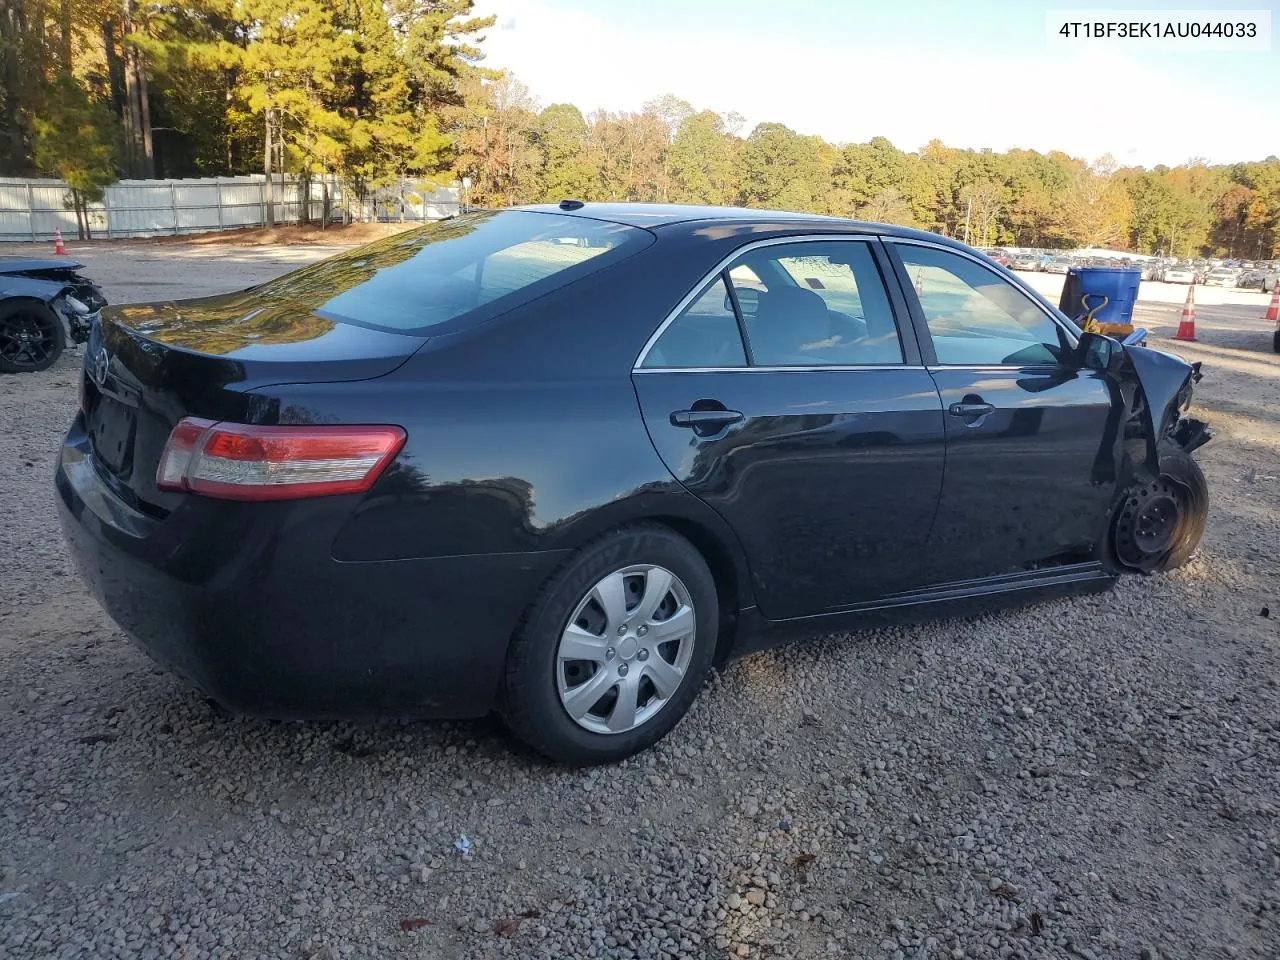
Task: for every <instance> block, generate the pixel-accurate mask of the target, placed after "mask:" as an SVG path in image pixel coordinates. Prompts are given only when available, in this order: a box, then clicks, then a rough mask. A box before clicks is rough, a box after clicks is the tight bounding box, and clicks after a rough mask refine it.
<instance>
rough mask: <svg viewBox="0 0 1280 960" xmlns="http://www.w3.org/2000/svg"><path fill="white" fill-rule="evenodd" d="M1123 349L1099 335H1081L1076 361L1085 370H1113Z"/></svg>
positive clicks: (1108, 338)
mask: <svg viewBox="0 0 1280 960" xmlns="http://www.w3.org/2000/svg"><path fill="white" fill-rule="evenodd" d="M1123 352H1124V348H1123V347H1121V346H1120V344H1119V343H1117V342H1116V341H1115V340H1112V339H1111V338H1110V337H1106V336H1103V335H1102V334H1100V333H1082V334H1081V335H1080V343H1079V345H1078V346H1077V348H1076V359H1077V362H1078V363H1079V364H1080V366H1081V367H1082V368H1084V369H1086V370H1113V369H1115V368H1116V367H1117V366H1119V363H1120V357H1121V354H1122V353H1123Z"/></svg>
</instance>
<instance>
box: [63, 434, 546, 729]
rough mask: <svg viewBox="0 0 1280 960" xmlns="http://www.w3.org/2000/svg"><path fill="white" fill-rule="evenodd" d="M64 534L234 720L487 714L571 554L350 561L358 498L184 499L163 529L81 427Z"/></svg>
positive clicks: (108, 592) (69, 462)
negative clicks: (340, 540) (505, 669)
mask: <svg viewBox="0 0 1280 960" xmlns="http://www.w3.org/2000/svg"><path fill="white" fill-rule="evenodd" d="M55 485H56V488H57V492H58V498H57V499H58V510H59V515H60V519H61V522H62V528H63V532H64V534H65V536H66V540H67V543H68V546H69V548H70V552H71V554H72V557H73V558H74V561H75V564H76V566H77V568H78V569H79V572H80V574H81V576H82V577H83V578H84V580H85V582H86V583H87V584H88V586H89V587H90V589H91V590H92V592H93V593H94V595H95V597H96V598H97V600H98V601H99V603H101V604H102V606H103V608H104V609H105V610H106V611H107V613H108V614H110V616H111V617H112V618H113V619H114V620H115V621H116V623H118V624H119V625H120V627H121V628H122V629H123V630H124V631H125V633H127V634H128V635H129V636H130V637H131V638H132V639H133V640H134V641H135V642H136V643H137V644H138V645H139V646H141V647H142V648H143V650H145V651H146V652H147V653H148V654H149V655H150V656H151V657H152V658H153V659H154V660H156V661H157V662H159V663H160V664H162V665H164V666H166V667H168V668H170V669H172V670H173V671H174V672H175V673H177V674H179V675H181V676H182V677H184V678H186V679H187V680H188V681H190V682H191V683H193V684H194V685H196V686H197V687H198V688H200V689H201V690H202V691H203V692H205V693H206V694H207V695H208V696H210V697H212V698H213V699H215V700H217V701H218V702H220V703H222V704H223V705H225V706H226V707H227V708H228V709H230V710H232V711H235V712H240V713H252V714H259V715H265V716H273V717H314V716H341V717H365V716H369V717H371V716H412V717H467V716H480V715H483V714H484V713H486V712H487V711H488V710H489V709H490V708H491V707H492V705H493V700H494V695H495V693H496V691H497V688H498V683H499V679H500V677H501V672H502V666H503V662H504V659H505V656H506V649H507V642H508V640H509V638H510V636H511V634H512V632H513V630H514V629H515V626H516V624H517V622H518V620H519V617H520V615H521V614H522V613H523V611H524V609H525V607H526V606H527V605H528V603H529V602H530V601H531V600H532V598H533V597H534V595H535V594H536V591H537V590H538V588H539V587H540V586H541V584H542V583H543V581H544V580H545V579H546V577H547V576H548V575H549V574H550V572H551V570H552V569H553V567H554V566H555V565H556V563H557V562H558V561H559V560H560V559H561V558H562V557H563V553H562V552H542V553H518V554H485V555H472V556H459V557H438V558H429V559H408V560H391V561H364V562H344V561H337V560H334V559H333V557H332V553H331V545H332V543H333V537H334V534H335V533H336V531H337V530H338V529H339V527H340V526H341V524H342V522H343V520H344V519H345V517H346V515H347V514H348V513H349V512H350V510H351V508H352V503H351V501H350V499H349V498H344V497H330V498H320V499H316V500H310V501H297V502H294V503H275V504H263V503H257V504H253V503H229V502H222V501H212V500H207V499H203V498H199V497H190V498H187V499H186V500H185V501H184V502H183V503H182V504H181V505H180V506H179V507H178V508H177V509H175V510H174V511H172V512H171V513H170V514H168V516H166V517H164V518H163V519H160V518H157V517H153V516H150V515H148V514H146V513H143V512H140V511H138V510H135V509H133V508H132V507H131V506H130V505H129V504H127V503H126V502H125V501H124V500H123V499H121V498H120V497H119V496H117V495H116V494H115V493H114V492H113V491H112V490H111V489H110V487H109V486H108V485H107V484H106V483H105V482H104V481H103V479H102V477H101V476H100V475H99V473H98V471H97V469H96V468H95V467H94V465H93V463H92V461H91V459H90V457H89V455H88V443H87V438H86V437H85V434H84V431H83V427H82V424H81V422H80V421H79V419H77V421H76V423H75V424H74V425H73V426H72V428H71V431H70V432H69V433H68V435H67V439H66V441H65V443H64V444H63V447H62V452H61V456H60V458H59V463H58V468H57V472H56V477H55Z"/></svg>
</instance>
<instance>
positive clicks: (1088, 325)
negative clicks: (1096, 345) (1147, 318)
mask: <svg viewBox="0 0 1280 960" xmlns="http://www.w3.org/2000/svg"><path fill="white" fill-rule="evenodd" d="M1090 297H1099V298H1101V300H1102V302H1101V303H1100V304H1098V305H1097V306H1096V307H1093V308H1092V309H1090V307H1089V298H1090ZM1110 302H1111V301H1110V299H1108V298H1107V296H1106V295H1105V294H1101V293H1096V294H1095V293H1086V294H1085V295H1084V296H1083V297H1081V298H1080V308H1081V309H1082V310H1084V312H1085V313H1084V317H1083V318H1082V319H1081V321H1080V329H1081V330H1083V331H1084V332H1085V333H1101V334H1104V335H1105V336H1108V337H1121V338H1124V337H1127V336H1128V335H1129V334H1131V333H1133V324H1132V323H1103V322H1102V321H1101V320H1095V319H1094V316H1095V315H1096V314H1097V313H1098V311H1099V310H1101V309H1102V308H1103V307H1105V306H1106V305H1107V304H1108V303H1110Z"/></svg>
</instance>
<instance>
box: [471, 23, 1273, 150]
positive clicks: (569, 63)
mask: <svg viewBox="0 0 1280 960" xmlns="http://www.w3.org/2000/svg"><path fill="white" fill-rule="evenodd" d="M1107 6H1108V5H1106V4H1101V3H1098V2H1096V0H1093V2H1090V0H1084V2H1081V0H1076V2H1071V0H1066V2H1063V0H1058V2H1039V0H951V2H948V0H477V3H476V13H480V14H488V13H492V14H495V15H496V16H497V18H498V21H497V24H496V25H495V26H494V27H493V28H491V29H490V30H488V31H487V32H486V39H485V41H484V42H483V43H482V44H481V48H482V49H483V50H484V51H485V53H486V58H485V61H484V65H485V66H488V67H493V68H496V69H507V70H510V71H512V72H513V73H514V74H515V75H516V76H517V77H518V78H519V79H520V80H522V81H523V82H524V83H525V84H527V85H528V87H529V88H530V90H531V92H532V93H533V95H534V96H535V97H536V98H537V99H538V101H539V103H540V104H541V105H543V106H546V105H548V104H552V103H564V102H568V103H574V104H576V105H577V106H578V107H580V108H581V109H582V111H583V113H589V112H590V111H592V110H594V109H597V108H603V109H606V110H614V111H617V110H639V109H640V107H641V106H642V104H643V103H644V102H645V101H646V100H650V99H652V98H654V97H657V96H660V95H661V94H664V93H674V94H676V95H678V96H680V97H682V98H683V99H685V100H688V101H689V102H690V103H692V104H693V105H694V107H696V108H697V109H711V110H716V111H717V112H720V113H726V112H729V111H737V112H738V113H740V114H742V115H743V116H744V117H746V119H747V123H746V125H745V127H744V129H743V131H742V134H743V135H744V136H745V135H746V134H747V133H748V132H749V131H750V130H751V128H752V127H753V126H754V125H755V124H756V123H759V122H762V121H775V122H779V123H784V124H786V125H787V126H789V127H791V128H792V129H793V130H796V131H798V132H800V133H805V134H818V135H820V136H822V137H823V138H824V139H826V140H828V141H831V142H833V143H846V142H864V141H866V140H869V139H870V138H871V137H874V136H885V137H888V138H889V139H890V140H891V141H892V142H893V143H894V144H895V145H896V146H898V147H899V148H901V149H903V150H915V149H917V148H919V147H921V146H923V145H924V144H925V143H927V142H928V141H929V140H931V139H934V138H937V139H940V140H942V141H943V142H944V143H946V144H948V145H949V146H955V147H969V148H974V149H980V148H983V147H990V148H992V149H994V150H1007V149H1008V148H1010V147H1024V148H1028V149H1033V150H1039V151H1041V152H1044V151H1048V150H1051V149H1058V150H1064V151H1065V152H1067V153H1069V154H1071V155H1073V156H1078V157H1084V158H1086V159H1089V160H1095V159H1097V158H1098V157H1100V156H1101V155H1103V154H1106V153H1110V154H1111V155H1112V156H1113V157H1114V158H1115V159H1116V161H1117V162H1118V163H1120V164H1121V165H1124V166H1131V165H1143V166H1148V167H1149V166H1154V165H1156V164H1160V163H1163V164H1168V165H1170V166H1172V165H1174V164H1178V163H1184V162H1186V161H1187V160H1189V159H1191V158H1196V157H1199V158H1204V159H1206V160H1208V161H1209V162H1211V163H1231V162H1235V161H1242V160H1261V159H1264V158H1265V157H1267V156H1269V155H1280V38H1277V39H1276V40H1273V42H1272V45H1271V49H1270V50H1268V51H1263V52H1240V51H1221V50H1216V51H1209V50H1194V51H1178V50H1174V49H1172V48H1171V47H1156V48H1154V49H1153V48H1150V47H1148V48H1146V49H1142V50H1139V49H1130V48H1123V49H1121V48H1117V47H1116V46H1115V45H1112V46H1110V47H1105V48H1098V47H1090V45H1089V44H1087V43H1085V42H1083V41H1082V42H1080V43H1079V44H1078V45H1076V44H1070V43H1066V42H1063V43H1055V44H1053V45H1050V43H1049V41H1048V39H1047V30H1046V22H1045V14H1046V11H1049V10H1061V9H1071V10H1079V9H1088V8H1094V9H1105V8H1106V7H1107ZM1109 6H1111V7H1125V8H1127V9H1155V10H1163V11H1171V10H1175V9H1178V8H1180V7H1181V8H1185V9H1204V8H1206V7H1213V6H1214V4H1213V3H1212V2H1205V0H1201V2H1200V3H1195V2H1186V3H1180V2H1178V0H1164V2H1162V3H1160V4H1158V5H1157V4H1150V5H1149V4H1143V3H1141V2H1135V0H1129V2H1127V3H1126V2H1117V3H1113V4H1110V5H1109ZM1218 6H1223V7H1226V6H1231V7H1235V8H1239V9H1254V10H1265V11H1270V15H1271V19H1272V21H1273V24H1274V28H1275V29H1276V31H1277V32H1280V0H1265V2H1263V0H1252V2H1250V0H1236V2H1230V0H1219V4H1218Z"/></svg>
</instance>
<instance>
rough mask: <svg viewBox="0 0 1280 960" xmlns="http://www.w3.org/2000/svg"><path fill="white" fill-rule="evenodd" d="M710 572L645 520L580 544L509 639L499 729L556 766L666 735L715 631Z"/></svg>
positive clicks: (708, 654) (640, 746) (683, 544)
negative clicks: (502, 726)
mask: <svg viewBox="0 0 1280 960" xmlns="http://www.w3.org/2000/svg"><path fill="white" fill-rule="evenodd" d="M719 619H720V618H719V603H718V598H717V596H716V585H715V580H714V578H713V577H712V576H711V571H710V570H709V569H708V568H707V564H706V561H705V560H703V558H702V555H701V554H700V553H699V552H698V551H697V549H696V548H695V547H694V546H693V545H692V544H690V543H689V542H688V541H687V540H685V539H684V538H683V537H681V536H679V535H678V534H676V533H674V532H673V531H671V530H668V529H667V528H665V527H661V526H657V525H649V524H645V525H642V526H636V527H628V528H625V529H622V530H618V531H615V532H614V533H611V534H608V535H606V536H605V537H603V538H601V539H600V540H598V541H596V542H595V543H593V544H591V545H590V546H588V547H586V548H584V549H583V550H582V551H581V552H580V553H578V554H577V555H576V556H575V557H573V559H571V560H570V561H569V563H568V564H567V565H566V566H565V567H564V568H562V569H561V570H560V571H559V572H558V573H556V574H555V575H554V576H553V577H552V578H551V580H550V582H548V584H547V585H546V587H545V588H544V589H543V591H542V594H541V595H540V596H539V598H538V599H537V600H536V601H534V604H533V607H532V608H531V609H530V611H529V613H528V615H527V616H526V617H525V619H524V621H523V624H522V626H521V628H520V630H519V631H518V632H517V635H516V636H515V638H514V639H513V640H512V643H511V649H510V650H509V651H508V654H507V667H506V675H505V678H504V683H503V689H502V691H501V696H500V709H501V712H502V715H503V717H504V719H505V720H506V722H507V726H508V727H509V728H510V729H511V731H512V732H513V733H515V734H516V736H518V737H520V739H522V740H524V741H525V742H526V743H528V744H529V745H530V746H531V747H533V748H534V749H535V750H537V751H538V752H539V753H542V754H544V755H545V756H547V757H550V758H551V759H553V760H558V761H560V762H563V763H568V764H574V765H586V764H595V763H608V762H611V761H616V760H620V759H622V758H623V757H627V756H630V755H631V754H634V753H637V752H639V751H641V750H644V749H645V748H647V747H649V746H651V745H653V744H654V743H656V742H657V741H658V740H660V739H661V738H662V737H663V736H665V735H666V734H667V733H668V732H669V731H670V730H671V728H672V727H674V726H675V725H676V723H677V722H678V721H679V720H680V718H681V717H682V716H684V714H685V713H686V711H688V709H689V706H690V705H691V704H692V703H693V700H694V698H695V697H696V696H697V695H698V690H699V689H700V688H701V686H702V683H703V680H704V679H705V677H706V674H707V670H708V669H709V668H710V665H711V660H712V657H713V655H714V653H715V648H716V639H717V636H716V635H717V633H718V630H719Z"/></svg>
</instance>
